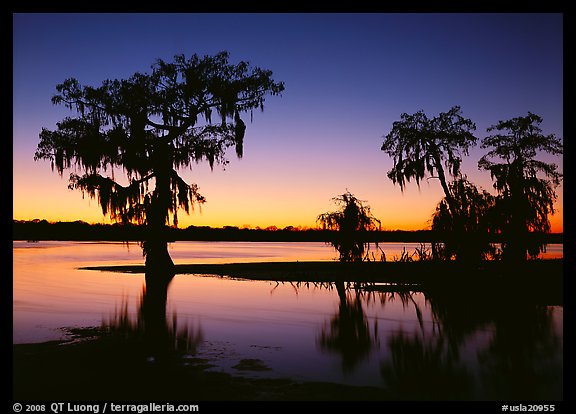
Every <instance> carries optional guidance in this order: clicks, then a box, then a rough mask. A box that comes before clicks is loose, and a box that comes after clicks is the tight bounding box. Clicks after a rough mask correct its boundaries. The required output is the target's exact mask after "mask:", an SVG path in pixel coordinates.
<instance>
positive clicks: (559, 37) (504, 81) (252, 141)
mask: <svg viewBox="0 0 576 414" xmlns="http://www.w3.org/2000/svg"><path fill="white" fill-rule="evenodd" d="M13 22H14V27H13V58H14V66H13V68H14V75H13V108H14V112H13V120H14V131H13V142H14V147H13V148H14V154H13V155H14V169H13V170H14V218H16V219H33V218H46V219H49V220H59V219H62V220H76V219H80V220H85V221H89V222H102V221H103V218H102V216H101V212H100V209H99V207H98V205H97V203H96V201H94V200H88V198H86V199H83V198H82V194H81V193H79V192H71V191H69V190H68V189H67V174H65V176H64V177H63V178H60V177H59V176H58V175H57V174H56V173H52V172H51V170H50V164H49V162H34V161H33V156H34V151H35V149H36V145H37V143H38V134H39V132H40V131H41V129H42V127H46V128H48V129H54V128H55V123H56V122H58V121H59V120H61V119H62V118H63V117H65V116H66V115H68V111H67V110H66V109H65V108H64V107H60V106H53V105H52V104H51V101H50V98H51V97H52V95H53V94H54V93H55V86H56V85H57V84H58V83H61V82H62V81H63V80H64V79H66V78H68V77H75V78H76V79H78V81H79V82H80V83H81V84H83V85H93V86H98V85H100V83H101V82H102V81H103V80H104V79H115V78H119V79H120V78H127V77H129V76H130V75H132V74H133V73H134V72H137V71H140V72H147V71H149V70H150V66H151V65H152V64H153V63H154V61H155V60H156V59H157V58H162V59H164V60H171V58H172V57H173V56H174V55H175V54H185V55H186V56H190V55H192V54H193V53H197V54H198V55H201V56H202V55H205V54H210V55H211V54H215V53H217V52H219V51H222V50H227V51H229V52H230V60H231V62H232V63H236V62H238V61H240V60H245V61H249V62H250V63H251V64H252V65H254V66H259V67H262V68H265V69H270V70H272V71H273V74H274V75H273V77H274V79H275V80H277V81H284V82H285V86H286V90H285V92H284V93H283V95H282V97H270V98H268V100H267V102H266V104H265V111H264V112H263V113H260V112H259V111H257V112H255V113H254V120H253V123H250V122H249V120H248V122H247V131H246V140H245V146H244V158H243V159H242V160H237V159H236V158H235V156H234V154H233V153H230V156H229V158H230V161H231V162H230V164H229V166H228V167H227V168H226V170H225V171H224V170H222V169H220V168H218V167H217V168H215V170H214V171H213V172H211V171H210V169H209V168H208V167H207V166H206V165H198V166H197V167H195V168H194V170H193V171H192V172H187V173H184V176H185V177H186V178H187V179H188V180H189V181H190V182H196V183H197V184H198V185H199V187H200V192H201V193H203V194H204V195H205V196H206V198H207V200H208V202H207V203H206V204H205V205H204V206H203V207H202V211H201V212H200V211H198V210H197V211H196V212H195V213H192V214H191V215H190V217H189V218H185V214H182V215H181V225H183V226H186V225H190V224H195V225H211V226H222V225H236V226H242V225H245V224H249V225H251V226H261V227H266V226H269V225H277V226H278V227H283V226H287V225H294V226H297V225H306V226H313V225H314V222H315V219H316V216H317V215H318V214H320V213H322V212H325V211H327V210H331V209H333V208H334V207H335V206H334V205H333V204H331V201H330V199H331V198H332V197H334V196H336V195H338V194H342V193H343V192H345V191H346V189H348V190H349V191H350V192H352V193H353V194H355V195H356V196H357V197H358V198H360V199H362V200H366V201H367V203H368V204H369V205H370V206H371V207H372V210H373V213H374V214H375V215H376V216H377V217H378V218H380V219H381V220H382V224H383V226H384V227H385V228H387V229H397V228H402V229H420V228H426V227H427V226H428V224H429V223H428V220H429V219H430V215H431V214H432V212H433V210H434V208H435V206H436V203H437V202H438V201H439V200H440V199H441V197H442V192H441V189H440V186H439V184H438V182H437V180H429V181H428V182H424V183H422V184H421V188H420V189H418V188H417V186H416V184H413V185H409V186H408V188H407V189H406V190H405V192H404V193H402V192H401V191H400V188H399V187H398V186H394V185H393V184H392V183H391V182H390V180H389V179H388V178H387V177H386V172H387V171H388V170H389V169H390V168H391V166H392V160H391V159H390V158H389V157H388V156H387V155H386V154H385V153H383V152H382V151H380V146H381V144H382V141H383V135H386V134H387V133H388V132H389V131H390V128H391V126H392V122H394V121H395V120H398V119H399V118H400V114H401V113H403V112H408V113H414V112H416V111H418V110H420V109H422V110H424V112H426V114H427V115H428V116H431V117H432V116H435V115H437V114H438V113H439V112H445V111H447V110H449V109H450V108H451V107H452V106H454V105H460V106H461V107H462V111H463V114H464V116H466V117H469V118H470V119H472V120H473V121H474V122H475V123H476V125H477V131H476V132H477V136H478V137H480V138H482V137H484V136H486V128H487V127H488V126H490V125H492V124H495V123H497V122H498V121H499V120H504V119H509V118H511V117H516V116H524V115H526V114H527V112H528V111H531V112H533V113H536V114H538V115H540V116H541V117H542V118H543V119H544V122H543V124H542V125H541V127H542V129H543V131H544V133H546V134H549V133H554V134H556V136H558V137H560V138H563V130H562V124H563V17H562V14H537V13H536V14H514V13H502V14H475V13H471V14H455V13H450V14H426V13H424V14H413V13H408V14H378V13H371V14H358V13H353V14H346V13H343V14H323V13H313V14H299V13H296V14H260V13H257V14H164V13H162V14H155V13H151V14H15V15H14V16H13ZM483 153H484V152H483V150H482V149H480V148H479V146H478V148H476V149H474V150H473V151H472V152H471V154H470V157H468V159H466V160H465V162H464V168H463V172H464V173H466V174H467V176H468V178H469V179H470V180H471V181H473V182H475V183H476V184H477V185H479V186H481V187H483V188H485V189H486V190H489V191H491V192H493V189H492V185H491V179H490V176H489V174H488V173H486V172H480V171H478V169H477V162H478V160H479V158H480V157H481V156H482V155H483ZM554 162H556V163H557V164H559V165H560V170H561V171H562V170H563V166H562V158H556V159H554ZM557 192H558V194H559V200H558V203H557V208H558V213H557V214H556V215H555V217H554V220H553V223H554V226H555V227H554V228H553V230H555V231H561V230H562V214H563V202H562V201H563V200H562V188H559V189H558V191H557Z"/></svg>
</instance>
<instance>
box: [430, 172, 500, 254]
mask: <svg viewBox="0 0 576 414" xmlns="http://www.w3.org/2000/svg"><path fill="white" fill-rule="evenodd" d="M449 187H450V193H451V194H452V197H453V203H454V208H455V209H456V210H455V211H453V212H452V213H451V212H450V211H449V207H448V202H447V199H446V198H445V197H444V198H443V199H442V200H441V201H440V203H438V206H437V207H436V211H435V212H434V214H433V216H432V230H434V231H435V232H438V233H439V235H440V239H441V240H443V242H442V243H436V242H435V243H433V244H432V246H433V249H432V250H433V252H434V254H435V255H436V257H438V256H440V258H443V259H447V260H449V259H451V258H452V257H453V256H455V257H456V259H457V260H459V261H462V262H466V263H474V262H478V261H480V260H482V259H486V258H488V257H489V256H494V254H495V250H496V249H495V247H494V245H493V244H492V243H491V240H490V237H489V236H490V232H491V231H492V230H493V229H492V227H493V223H494V219H493V215H494V204H495V197H494V196H493V195H491V194H490V193H488V192H487V191H485V190H482V191H480V190H478V188H476V186H475V185H474V184H472V183H471V182H470V181H468V180H467V179H465V178H460V179H458V180H454V181H452V182H451V183H450V184H449ZM454 215H456V216H457V217H458V220H454V218H453V216H454Z"/></svg>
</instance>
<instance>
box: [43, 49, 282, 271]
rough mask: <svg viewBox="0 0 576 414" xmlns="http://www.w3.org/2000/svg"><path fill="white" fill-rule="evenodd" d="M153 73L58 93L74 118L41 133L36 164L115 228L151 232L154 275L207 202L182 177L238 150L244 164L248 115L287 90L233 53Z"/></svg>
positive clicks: (160, 65) (167, 264) (71, 83)
mask: <svg viewBox="0 0 576 414" xmlns="http://www.w3.org/2000/svg"><path fill="white" fill-rule="evenodd" d="M151 69H152V71H151V72H150V73H135V74H134V75H132V76H131V77H129V78H128V79H121V80H118V79H114V80H105V81H103V82H102V84H101V85H100V86H97V87H93V86H82V85H81V84H80V83H79V82H78V81H77V80H76V79H67V80H65V81H64V82H63V83H61V84H59V85H57V86H56V90H57V94H56V95H54V97H53V98H52V102H53V103H54V104H56V105H65V106H66V107H67V108H69V109H70V110H71V111H72V112H73V113H74V115H73V116H69V117H66V118H64V119H63V120H62V121H60V122H58V123H57V125H56V129H55V130H49V129H47V128H43V129H42V132H41V133H40V141H39V144H38V148H37V150H36V154H35V157H34V158H35V160H49V161H50V162H51V165H52V169H53V170H54V169H56V171H57V172H58V173H59V174H60V175H63V174H64V171H65V170H71V173H70V181H69V188H70V189H75V190H80V191H82V192H83V193H85V194H88V195H89V196H90V197H92V198H95V199H96V200H97V201H98V203H99V204H100V206H101V208H102V213H103V214H104V215H108V216H109V217H110V218H111V219H112V220H113V221H117V222H123V223H138V224H145V225H146V228H147V229H148V232H147V236H146V238H145V240H143V248H144V253H145V255H146V266H147V269H148V268H163V269H170V268H171V267H172V266H173V264H172V260H171V258H170V256H169V254H168V249H167V237H166V234H165V226H166V225H168V224H173V225H177V224H178V211H179V210H184V211H185V212H187V213H188V212H189V210H190V209H191V208H193V207H194V205H195V204H201V203H203V202H204V201H205V199H204V197H203V196H202V195H201V194H200V193H199V191H198V186H197V185H196V184H194V183H187V182H185V181H184V180H183V179H182V177H181V176H180V172H179V171H181V170H182V169H185V168H191V166H192V165H193V164H194V163H200V162H206V161H207V162H208V163H209V165H210V167H211V168H213V167H214V165H215V164H222V165H224V164H226V163H227V162H228V160H227V158H226V150H227V149H228V148H231V147H233V148H235V150H236V154H237V156H238V157H241V156H242V153H243V140H244V134H245V129H246V125H245V123H244V121H243V120H242V115H243V114H247V113H249V114H251V113H252V111H253V110H254V109H257V108H260V109H261V110H263V109H264V102H265V98H266V97H267V96H268V95H278V94H280V93H281V92H282V91H283V90H284V84H283V83H282V82H275V81H274V80H273V79H272V72H271V71H269V70H263V69H260V68H258V67H251V66H250V65H249V63H247V62H240V63H238V64H231V63H229V55H228V53H227V52H221V53H219V54H216V55H214V56H204V57H199V56H197V55H193V56H192V57H190V58H186V57H185V56H184V55H177V56H175V57H174V60H173V61H172V62H166V61H163V60H161V59H159V60H157V62H156V63H155V64H154V65H152V67H151ZM119 175H120V176H121V177H119ZM168 273H169V272H168Z"/></svg>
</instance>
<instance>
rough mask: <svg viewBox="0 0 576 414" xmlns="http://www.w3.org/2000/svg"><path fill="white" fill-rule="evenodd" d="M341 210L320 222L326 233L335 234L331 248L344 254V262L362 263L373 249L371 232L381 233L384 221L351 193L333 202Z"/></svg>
mask: <svg viewBox="0 0 576 414" xmlns="http://www.w3.org/2000/svg"><path fill="white" fill-rule="evenodd" d="M332 200H333V201H334V202H335V203H336V204H338V205H340V209H339V210H336V211H332V212H327V213H323V214H320V215H319V216H318V218H317V221H318V222H319V223H320V224H321V225H322V228H323V229H324V230H331V231H333V236H332V240H331V241H330V244H331V245H332V246H333V247H334V248H335V249H336V250H337V251H338V253H339V254H340V258H339V260H340V261H342V262H360V261H362V259H363V258H364V257H365V255H366V254H367V252H368V249H369V246H370V245H369V242H368V241H367V237H366V236H367V234H366V233H367V232H368V231H374V230H379V229H380V228H381V226H380V220H378V219H377V218H375V217H374V216H373V215H372V213H371V211H370V207H369V206H366V205H364V204H363V202H362V201H360V200H358V199H357V198H356V197H355V196H354V195H352V194H351V193H350V192H349V191H346V192H345V193H344V194H341V195H339V196H338V197H334V198H333V199H332Z"/></svg>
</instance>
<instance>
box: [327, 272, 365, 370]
mask: <svg viewBox="0 0 576 414" xmlns="http://www.w3.org/2000/svg"><path fill="white" fill-rule="evenodd" d="M334 286H335V287H336V290H337V292H338V298H339V299H340V301H339V305H338V312H337V313H336V314H335V315H334V316H333V317H332V319H331V320H330V322H329V323H328V324H325V325H324V326H323V327H322V329H321V331H320V335H319V337H318V344H319V345H320V348H321V349H323V350H326V351H330V352H337V353H339V354H340V355H341V357H342V371H343V372H344V373H350V372H352V371H353V369H354V367H355V366H356V365H357V364H358V363H359V362H360V361H361V360H362V359H364V358H365V357H366V356H367V355H368V354H369V353H370V350H371V349H372V347H373V345H374V343H375V339H374V337H375V333H374V334H372V333H371V332H370V327H369V325H368V319H367V317H366V315H365V314H364V309H363V308H362V300H361V295H360V292H359V291H355V293H354V295H353V297H352V298H348V295H347V294H346V288H345V286H344V282H342V281H338V282H335V283H334Z"/></svg>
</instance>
